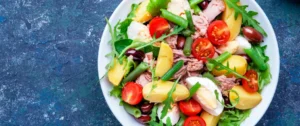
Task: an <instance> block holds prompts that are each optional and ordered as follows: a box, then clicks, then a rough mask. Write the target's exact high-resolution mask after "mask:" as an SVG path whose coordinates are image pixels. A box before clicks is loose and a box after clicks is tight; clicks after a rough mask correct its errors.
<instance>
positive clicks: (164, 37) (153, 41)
mask: <svg viewBox="0 0 300 126" xmlns="http://www.w3.org/2000/svg"><path fill="white" fill-rule="evenodd" d="M183 29H184V28H183V27H178V26H176V27H175V28H174V30H173V31H172V32H171V33H170V34H168V35H166V34H164V35H162V36H161V37H159V38H158V39H156V38H155V37H154V38H153V40H152V41H150V42H148V43H146V44H144V45H141V46H138V47H136V50H140V49H143V48H145V47H147V46H150V45H153V44H154V43H156V42H161V41H163V40H164V39H166V38H168V37H170V36H172V35H176V34H179V32H181V31H182V30H183Z"/></svg>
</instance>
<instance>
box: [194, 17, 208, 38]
mask: <svg viewBox="0 0 300 126" xmlns="http://www.w3.org/2000/svg"><path fill="white" fill-rule="evenodd" d="M193 23H194V25H195V28H196V30H197V31H196V32H195V34H194V35H193V36H192V37H193V39H196V38H199V37H200V36H205V35H206V31H207V28H208V25H209V21H208V18H207V17H206V16H205V15H204V14H203V13H201V14H200V16H198V15H197V16H196V15H193Z"/></svg>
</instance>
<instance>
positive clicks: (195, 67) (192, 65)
mask: <svg viewBox="0 0 300 126" xmlns="http://www.w3.org/2000/svg"><path fill="white" fill-rule="evenodd" d="M202 68H203V62H202V61H198V60H197V61H192V62H188V63H187V70H188V71H199V70H201V69H202Z"/></svg>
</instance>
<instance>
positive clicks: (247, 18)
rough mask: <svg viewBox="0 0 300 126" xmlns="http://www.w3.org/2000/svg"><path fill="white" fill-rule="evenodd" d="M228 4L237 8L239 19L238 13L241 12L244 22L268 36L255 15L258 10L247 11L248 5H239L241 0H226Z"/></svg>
mask: <svg viewBox="0 0 300 126" xmlns="http://www.w3.org/2000/svg"><path fill="white" fill-rule="evenodd" d="M225 2H226V4H227V5H228V6H229V7H230V8H233V9H234V10H235V18H236V19H237V16H238V14H241V15H242V17H243V24H244V25H246V26H252V27H253V28H255V29H256V30H257V31H259V32H260V33H262V34H263V35H264V36H268V35H267V33H266V32H265V30H264V29H263V28H262V27H261V26H260V25H259V22H258V21H257V20H256V19H254V18H253V17H254V16H255V15H257V14H258V13H257V12H254V11H247V10H246V8H247V7H248V6H247V5H238V2H240V0H225Z"/></svg>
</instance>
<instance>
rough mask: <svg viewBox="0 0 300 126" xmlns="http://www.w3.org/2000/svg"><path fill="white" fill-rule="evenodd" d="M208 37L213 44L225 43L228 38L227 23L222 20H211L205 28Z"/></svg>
mask: <svg viewBox="0 0 300 126" xmlns="http://www.w3.org/2000/svg"><path fill="white" fill-rule="evenodd" d="M207 36H208V39H209V40H210V41H211V43H212V44H214V45H222V44H225V43H226V42H227V41H228V40H229V38H230V31H229V28H228V26H227V24H226V23H225V22H224V21H222V20H216V21H214V22H212V23H211V24H210V25H209V26H208V29H207Z"/></svg>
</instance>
